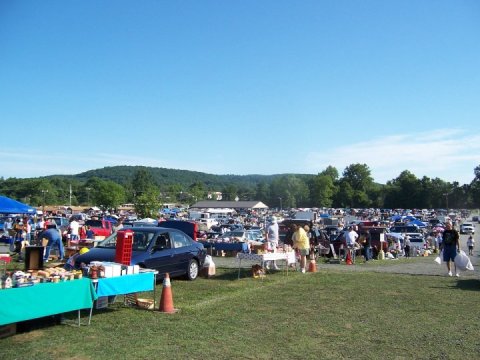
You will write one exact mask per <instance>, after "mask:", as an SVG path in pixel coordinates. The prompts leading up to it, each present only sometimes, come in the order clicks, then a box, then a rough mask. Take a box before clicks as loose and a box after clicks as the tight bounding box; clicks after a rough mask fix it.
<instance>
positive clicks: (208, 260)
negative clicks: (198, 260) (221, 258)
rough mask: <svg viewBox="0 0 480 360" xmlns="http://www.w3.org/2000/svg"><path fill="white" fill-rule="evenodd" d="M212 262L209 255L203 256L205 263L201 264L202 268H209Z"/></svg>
mask: <svg viewBox="0 0 480 360" xmlns="http://www.w3.org/2000/svg"><path fill="white" fill-rule="evenodd" d="M212 262H213V259H212V256H211V255H207V256H205V262H204V263H203V267H209V266H210V264H211V263H212Z"/></svg>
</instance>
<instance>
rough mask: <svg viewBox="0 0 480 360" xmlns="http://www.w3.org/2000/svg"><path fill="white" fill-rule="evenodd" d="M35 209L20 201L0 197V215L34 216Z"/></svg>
mask: <svg viewBox="0 0 480 360" xmlns="http://www.w3.org/2000/svg"><path fill="white" fill-rule="evenodd" d="M36 213H37V209H35V208H34V207H31V206H29V205H27V204H24V203H21V202H20V201H17V200H13V199H10V198H8V197H6V196H0V214H29V215H35V214H36Z"/></svg>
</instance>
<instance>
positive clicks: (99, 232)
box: [85, 219, 113, 237]
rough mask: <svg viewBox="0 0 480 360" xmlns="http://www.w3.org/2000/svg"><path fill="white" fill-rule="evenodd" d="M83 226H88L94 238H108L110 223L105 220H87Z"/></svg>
mask: <svg viewBox="0 0 480 360" xmlns="http://www.w3.org/2000/svg"><path fill="white" fill-rule="evenodd" d="M85 226H89V227H90V230H92V231H93V234H94V236H95V237H97V236H104V237H107V236H109V235H110V234H111V233H112V231H113V228H112V223H111V222H110V221H107V220H103V219H102V220H93V219H90V220H87V221H85Z"/></svg>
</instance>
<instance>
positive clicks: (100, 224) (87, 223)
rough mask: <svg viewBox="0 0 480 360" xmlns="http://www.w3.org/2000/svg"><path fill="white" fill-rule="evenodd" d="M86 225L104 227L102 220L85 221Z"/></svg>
mask: <svg viewBox="0 0 480 360" xmlns="http://www.w3.org/2000/svg"><path fill="white" fill-rule="evenodd" d="M85 225H88V226H90V227H102V220H87V221H85Z"/></svg>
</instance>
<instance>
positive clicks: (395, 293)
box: [0, 269, 480, 359]
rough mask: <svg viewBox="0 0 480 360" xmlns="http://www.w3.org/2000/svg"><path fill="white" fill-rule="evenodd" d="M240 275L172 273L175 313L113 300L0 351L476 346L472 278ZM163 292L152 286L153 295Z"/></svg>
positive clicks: (20, 355)
mask: <svg viewBox="0 0 480 360" xmlns="http://www.w3.org/2000/svg"><path fill="white" fill-rule="evenodd" d="M243 276H244V277H243V278H241V279H237V271H236V270H235V269H217V276H215V277H214V278H211V279H197V280H196V281H194V282H188V281H184V280H175V279H174V280H172V291H173V299H174V305H175V307H176V308H178V309H180V311H179V312H178V313H176V314H163V313H160V312H158V311H146V310H139V309H134V308H127V307H124V306H123V303H121V301H117V302H116V303H115V304H113V305H112V306H110V307H109V308H108V309H107V310H99V311H96V312H94V316H93V319H92V324H91V326H81V327H76V326H72V325H71V324H70V325H57V326H54V325H48V326H41V327H37V328H36V329H33V330H30V331H28V332H25V333H21V334H17V335H15V336H12V337H9V338H6V339H3V340H0V352H1V358H2V359H132V358H135V359H338V358H347V359H411V358H416V359H456V358H458V359H460V358H461V359H468V358H470V359H474V358H478V356H479V354H480V339H479V336H478V335H479V330H480V322H479V320H480V319H479V315H478V303H479V289H480V281H479V280H477V279H462V278H460V279H456V278H448V277H441V276H411V275H399V274H386V273H373V272H348V273H345V272H335V271H330V270H329V271H323V270H322V272H318V273H315V274H308V273H307V274H301V273H297V272H290V273H289V275H288V276H285V274H283V273H275V274H271V275H268V276H267V277H266V278H265V279H263V280H260V279H253V278H250V277H247V276H248V272H247V271H246V270H245V271H244V273H243ZM161 291H162V285H161V284H159V285H158V287H157V292H156V297H157V300H158V299H159V298H160V295H161ZM0 296H1V295H0ZM148 296H150V297H151V296H152V294H151V293H146V294H142V297H148ZM85 316H86V313H85ZM69 318H71V319H72V321H73V319H74V318H75V314H71V315H69Z"/></svg>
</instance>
